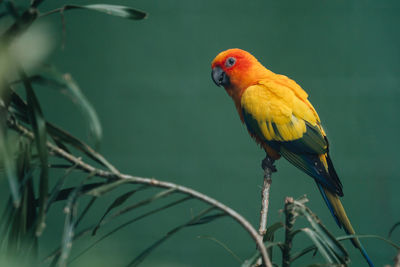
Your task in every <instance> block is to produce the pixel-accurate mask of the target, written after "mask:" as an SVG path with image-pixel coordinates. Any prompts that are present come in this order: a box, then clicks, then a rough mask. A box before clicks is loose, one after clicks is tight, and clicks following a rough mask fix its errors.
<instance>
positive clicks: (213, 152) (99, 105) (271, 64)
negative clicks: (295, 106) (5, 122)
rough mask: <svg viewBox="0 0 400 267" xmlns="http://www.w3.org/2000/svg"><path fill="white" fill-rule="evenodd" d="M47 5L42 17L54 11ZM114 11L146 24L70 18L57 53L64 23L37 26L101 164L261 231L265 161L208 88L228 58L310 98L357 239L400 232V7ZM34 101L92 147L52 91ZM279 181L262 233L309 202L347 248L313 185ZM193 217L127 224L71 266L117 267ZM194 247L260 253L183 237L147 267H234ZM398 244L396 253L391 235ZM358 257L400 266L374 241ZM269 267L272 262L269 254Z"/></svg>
mask: <svg viewBox="0 0 400 267" xmlns="http://www.w3.org/2000/svg"><path fill="white" fill-rule="evenodd" d="M46 2H48V3H45V4H44V5H43V7H42V10H47V9H51V8H55V7H58V6H60V5H61V3H62V2H61V1H46ZM50 2H51V3H50ZM64 2H65V1H64ZM68 2H69V3H70V1H68ZM75 2H76V3H80V4H81V3H93V2H92V1H75ZM109 3H110V4H111V3H112V4H123V5H128V6H133V7H136V8H139V9H141V10H144V11H146V12H148V13H149V17H148V19H146V20H143V21H127V20H123V19H120V18H116V17H112V16H107V15H105V14H101V13H96V12H90V11H80V10H73V11H68V12H66V13H65V24H66V33H65V49H62V48H61V46H62V39H63V37H62V36H63V34H62V22H61V19H60V16H59V15H58V14H55V15H52V16H51V17H48V18H47V19H44V21H48V22H50V24H52V25H53V27H52V28H53V31H54V38H55V39H56V40H57V42H56V44H57V45H56V49H55V51H54V53H53V54H52V56H51V58H50V61H51V62H52V63H54V64H55V65H57V66H58V68H59V69H60V70H61V71H63V72H69V73H71V74H72V76H73V77H74V79H75V80H76V81H77V82H78V83H79V85H80V87H81V88H82V90H83V91H84V93H85V94H86V96H87V97H88V98H89V99H90V101H91V102H92V104H93V105H94V107H95V108H96V110H97V112H98V115H99V117H100V119H101V122H102V125H103V130H104V136H103V141H102V144H101V149H100V151H101V152H102V153H103V155H105V156H106V157H107V158H108V159H109V160H110V161H111V162H113V163H114V164H115V165H116V166H117V167H118V168H119V169H120V170H122V171H123V172H125V173H130V174H134V175H138V176H143V177H155V178H158V179H161V180H168V181H171V182H174V183H178V184H182V185H185V186H189V187H192V188H194V189H196V190H198V191H200V192H203V193H205V194H208V195H210V196H212V197H214V198H216V199H218V200H219V201H221V202H223V203H225V204H227V205H229V206H230V207H232V208H233V209H235V210H236V211H238V212H239V213H241V214H243V215H244V216H245V217H246V218H247V219H248V220H249V221H250V222H251V223H252V224H253V225H255V227H257V225H258V218H259V209H260V186H261V184H262V170H261V168H260V163H261V160H262V158H263V157H264V153H263V151H262V150H261V149H260V148H259V147H257V145H256V144H255V143H254V142H253V141H252V140H251V139H250V138H249V136H248V133H247V131H246V129H245V127H244V126H243V125H242V124H241V123H240V120H239V117H238V115H237V113H236V110H235V108H234V105H233V103H232V101H231V99H229V97H228V96H227V94H226V93H225V92H224V90H223V89H222V88H218V87H216V86H215V84H214V83H213V82H212V80H211V79H210V71H211V69H210V63H211V61H212V59H213V58H214V57H215V56H216V55H217V54H218V53H219V52H221V51H223V50H225V49H228V48H236V47H237V48H242V49H244V50H247V51H249V52H251V53H252V54H253V55H254V56H255V57H257V58H258V59H259V61H260V62H262V63H263V64H264V65H265V66H266V67H267V68H269V69H270V70H272V71H274V72H276V73H281V74H285V75H287V76H289V77H291V78H293V79H294V80H295V81H296V82H298V83H299V84H300V85H301V86H302V87H303V89H305V90H306V91H307V92H308V94H309V95H310V97H309V99H310V101H311V102H312V103H313V105H314V107H315V108H316V110H317V111H318V113H319V115H320V117H321V120H322V122H323V126H324V127H325V129H326V132H327V134H328V138H329V140H330V143H331V155H332V158H333V161H334V164H335V166H336V169H337V172H338V174H339V176H340V177H341V180H342V183H343V185H344V194H345V196H344V198H343V204H344V206H345V208H346V210H347V213H348V215H349V217H350V219H351V221H352V224H353V226H354V227H355V229H356V232H358V233H360V234H378V235H382V236H387V233H388V231H389V229H390V227H391V226H392V225H393V224H394V223H395V222H397V221H399V220H400V209H399V204H400V202H399V195H398V191H399V188H400V180H399V176H400V175H399V173H400V159H399V156H398V150H399V143H398V138H399V130H400V120H399V117H398V115H399V111H400V108H399V102H400V35H399V27H400V16H399V14H400V3H399V2H398V1H321V0H312V1H311V0H302V1H265V0H264V1H261V0H257V1H247V3H246V2H245V1H239V0H237V1H232V0H224V1H212V0H203V1H189V0H184V1H166V0H163V1H118V2H111V1H110V2H109ZM38 94H39V97H40V100H41V101H42V106H43V109H44V115H45V117H47V118H48V119H49V120H50V121H54V122H57V123H58V124H59V125H61V126H63V127H64V128H66V129H69V130H70V131H71V132H72V133H74V134H76V135H78V136H80V137H81V138H82V139H86V140H87V130H86V128H87V125H86V123H85V120H84V118H83V117H82V115H81V113H80V112H79V110H78V109H76V108H75V106H74V105H73V104H71V102H69V101H68V100H67V99H66V98H65V97H63V96H60V95H59V94H58V93H57V92H55V91H51V90H48V89H40V91H39V92H38ZM277 168H278V172H277V173H275V174H274V175H273V184H272V189H271V201H270V212H269V219H268V220H269V224H271V223H272V222H276V221H279V220H282V219H283V216H282V214H281V213H280V212H279V210H280V209H282V207H283V201H284V198H285V197H286V196H293V197H295V198H296V197H300V196H302V195H303V194H307V196H308V198H309V199H310V202H309V207H310V208H311V209H312V210H313V211H314V212H316V213H317V214H318V216H319V217H320V218H321V219H322V221H323V222H324V223H325V225H326V226H327V227H328V229H330V230H331V231H332V232H333V233H334V234H335V235H337V236H339V235H344V232H343V231H342V230H340V229H338V227H337V226H336V224H335V222H334V220H333V218H332V217H331V215H330V213H329V211H328V209H327V207H326V206H325V204H324V203H323V201H322V198H321V196H320V195H319V192H318V190H317V188H316V186H315V183H314V182H313V180H312V179H310V178H309V177H307V175H305V174H303V173H301V172H300V171H299V170H297V169H296V168H294V167H293V166H291V165H290V164H289V163H287V162H285V160H281V161H279V162H278V163H277ZM144 195H146V193H144V194H143V195H138V196H137V198H136V199H135V200H138V199H140V198H141V197H142V196H144ZM112 199H113V198H112V197H110V198H109V199H108V200H107V201H105V200H104V201H103V202H100V203H97V206H96V210H95V211H92V213H91V215H90V218H89V220H88V223H89V222H90V221H91V222H96V221H97V220H98V219H99V217H100V216H101V215H102V213H103V212H104V210H105V209H106V207H107V205H108V204H109V203H110V201H112ZM132 201H134V200H132ZM161 202H162V201H161ZM62 205H63V204H58V206H55V208H53V209H54V211H52V212H53V215H56V217H57V219H54V217H53V219H49V220H48V222H47V225H48V228H47V232H45V236H44V240H45V243H44V244H43V246H42V249H43V251H48V250H49V249H51V248H54V246H55V244H57V242H58V240H59V239H60V238H61V236H60V234H61V231H62V227H61V224H60V223H62V222H63V214H62V212H61V210H62ZM57 207H58V210H57ZM81 207H83V205H82V206H81ZM202 207H203V206H202V205H199V204H196V203H195V201H191V202H188V203H186V204H184V205H181V206H179V207H176V208H174V209H171V210H168V211H164V212H163V213H160V214H159V215H156V216H154V217H149V218H147V219H146V220H143V221H141V222H139V223H137V224H133V225H132V226H131V227H128V228H126V229H125V230H123V231H120V232H118V233H117V234H116V235H114V236H113V237H111V238H110V239H108V240H107V241H104V242H103V243H101V244H100V245H98V246H96V247H95V248H94V249H93V250H92V251H91V252H89V253H88V254H86V255H85V256H83V257H82V258H80V259H79V260H77V261H75V262H74V264H73V265H72V266H85V265H86V264H89V263H90V264H89V265H86V266H91V265H95V264H99V265H97V266H124V264H127V263H128V262H129V261H130V260H132V259H133V258H134V257H135V255H137V254H138V253H139V252H141V251H142V250H143V249H144V248H145V247H147V246H149V245H151V244H152V243H153V242H154V241H156V240H157V239H158V238H159V237H160V236H161V235H162V234H164V233H166V232H167V231H169V229H171V228H173V227H174V226H176V225H177V224H179V223H183V222H185V221H186V220H188V219H190V216H191V214H192V213H193V212H196V211H199V210H200V209H201V208H202ZM135 214H137V213H136V212H134V213H133V214H131V215H128V216H126V217H125V220H126V219H128V218H131V217H133V216H134V215H135ZM49 218H51V216H49ZM122 221H123V220H122ZM122 221H121V222H122ZM57 224H58V225H57ZM115 225H118V224H115ZM299 225H300V226H301V225H305V224H304V223H301V222H299ZM109 229H112V228H109ZM101 233H106V231H104V232H101ZM202 235H206V236H212V237H215V238H216V239H218V240H220V241H222V242H224V243H225V244H227V245H228V247H229V248H231V249H232V250H233V251H234V252H235V253H236V254H237V255H238V256H239V257H241V258H242V259H246V258H248V257H250V256H251V255H252V253H253V252H254V249H255V245H254V243H253V242H252V240H251V239H250V238H249V236H248V235H247V233H246V232H245V231H244V230H243V229H242V228H240V227H239V226H238V225H237V224H236V223H235V222H233V221H232V220H231V219H228V218H226V219H221V220H218V221H216V222H215V223H212V224H209V225H205V226H200V227H192V228H188V229H184V230H183V231H182V232H181V233H179V234H178V235H176V236H174V237H173V238H172V239H170V240H168V241H167V242H166V243H165V244H164V245H162V246H161V247H159V248H158V249H157V250H155V251H154V253H153V254H152V255H151V256H150V257H149V258H148V259H146V261H145V262H144V263H143V266H236V265H238V263H237V262H236V261H235V259H234V258H233V257H232V256H230V255H229V254H228V253H227V252H226V251H225V250H224V249H223V248H221V247H220V246H219V245H218V244H216V243H215V242H213V241H210V240H207V239H204V238H197V237H198V236H202ZM278 238H282V236H281V235H280V236H278ZM393 239H394V240H397V241H399V239H400V231H397V232H395V234H394V236H393ZM363 243H364V245H365V247H366V249H367V250H368V252H369V254H370V256H371V258H372V259H373V261H374V262H375V263H376V266H383V265H384V264H391V263H392V259H393V257H394V255H395V253H396V251H395V250H394V249H393V248H392V247H390V246H388V245H387V244H386V243H384V242H382V241H379V240H375V239H364V240H363ZM84 244H90V241H88V242H86V243H83V245H82V246H81V245H79V244H77V245H76V246H75V247H74V248H73V255H76V253H77V252H79V251H80V249H82V248H83V247H84ZM306 244H311V242H310V240H308V238H307V237H301V238H299V239H296V241H295V247H303V248H304V247H306ZM345 247H346V248H347V249H348V251H349V253H350V255H351V258H352V262H353V264H352V266H364V265H365V263H364V261H363V259H362V257H361V256H360V254H359V252H358V251H357V250H356V249H355V248H353V247H352V246H351V244H350V242H345ZM43 253H44V252H43ZM274 257H275V258H274V260H275V261H278V262H280V259H279V257H280V253H279V252H278V251H275V255H274ZM311 261H320V262H321V261H322V258H320V256H316V257H315V258H314V259H312V257H311V256H307V257H306V258H305V259H304V260H303V261H299V262H298V263H297V264H295V265H294V266H302V265H303V266H304V265H305V264H306V263H308V262H311Z"/></svg>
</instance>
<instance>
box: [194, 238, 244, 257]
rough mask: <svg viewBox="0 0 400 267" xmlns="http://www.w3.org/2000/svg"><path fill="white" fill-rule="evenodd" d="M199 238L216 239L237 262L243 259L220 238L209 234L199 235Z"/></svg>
mask: <svg viewBox="0 0 400 267" xmlns="http://www.w3.org/2000/svg"><path fill="white" fill-rule="evenodd" d="M197 238H201V239H208V240H211V241H214V242H215V243H217V244H218V245H220V246H221V247H222V248H223V249H225V250H226V251H227V252H228V253H229V254H230V255H231V256H232V257H233V258H234V259H235V260H236V261H237V262H239V263H241V262H242V261H243V260H242V259H241V258H240V257H239V256H238V255H237V254H236V253H235V252H233V251H232V249H230V248H229V247H228V246H227V245H226V244H225V243H223V242H221V241H220V240H218V239H216V238H215V237H213V236H207V235H201V236H198V237H197Z"/></svg>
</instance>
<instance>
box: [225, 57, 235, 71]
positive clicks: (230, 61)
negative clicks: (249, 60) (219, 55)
mask: <svg viewBox="0 0 400 267" xmlns="http://www.w3.org/2000/svg"><path fill="white" fill-rule="evenodd" d="M235 63H236V58H234V57H228V59H227V60H226V61H225V66H226V67H228V68H229V67H232V66H233V65H235Z"/></svg>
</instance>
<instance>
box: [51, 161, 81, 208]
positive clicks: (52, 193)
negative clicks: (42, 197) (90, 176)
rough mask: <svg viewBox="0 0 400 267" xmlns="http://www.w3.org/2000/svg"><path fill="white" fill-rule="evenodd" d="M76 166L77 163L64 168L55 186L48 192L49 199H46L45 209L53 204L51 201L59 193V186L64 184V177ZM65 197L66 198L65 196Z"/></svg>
mask: <svg viewBox="0 0 400 267" xmlns="http://www.w3.org/2000/svg"><path fill="white" fill-rule="evenodd" d="M76 167H77V165H73V166H71V167H70V168H68V169H67V170H65V172H64V174H63V176H62V177H61V178H60V179H58V181H57V183H56V184H55V186H54V187H53V190H52V191H51V193H50V196H49V199H48V201H47V207H46V210H49V208H50V206H51V204H53V202H55V201H56V200H57V198H58V196H59V195H60V193H61V188H62V187H63V186H64V183H65V179H66V178H67V176H68V175H69V174H71V172H72V171H73V170H74V169H75V168H76ZM65 199H66V198H65Z"/></svg>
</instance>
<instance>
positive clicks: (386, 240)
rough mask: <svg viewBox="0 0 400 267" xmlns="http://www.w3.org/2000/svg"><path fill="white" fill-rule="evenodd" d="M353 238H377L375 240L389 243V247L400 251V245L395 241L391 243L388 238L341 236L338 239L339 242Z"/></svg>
mask: <svg viewBox="0 0 400 267" xmlns="http://www.w3.org/2000/svg"><path fill="white" fill-rule="evenodd" d="M352 238H375V239H380V240H383V241H385V242H386V243H388V244H389V245H391V246H392V247H394V248H395V249H397V250H400V245H397V244H396V243H394V242H393V241H391V240H389V239H387V238H384V237H381V236H379V235H346V236H339V237H338V238H336V239H337V240H338V241H342V240H346V239H352Z"/></svg>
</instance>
